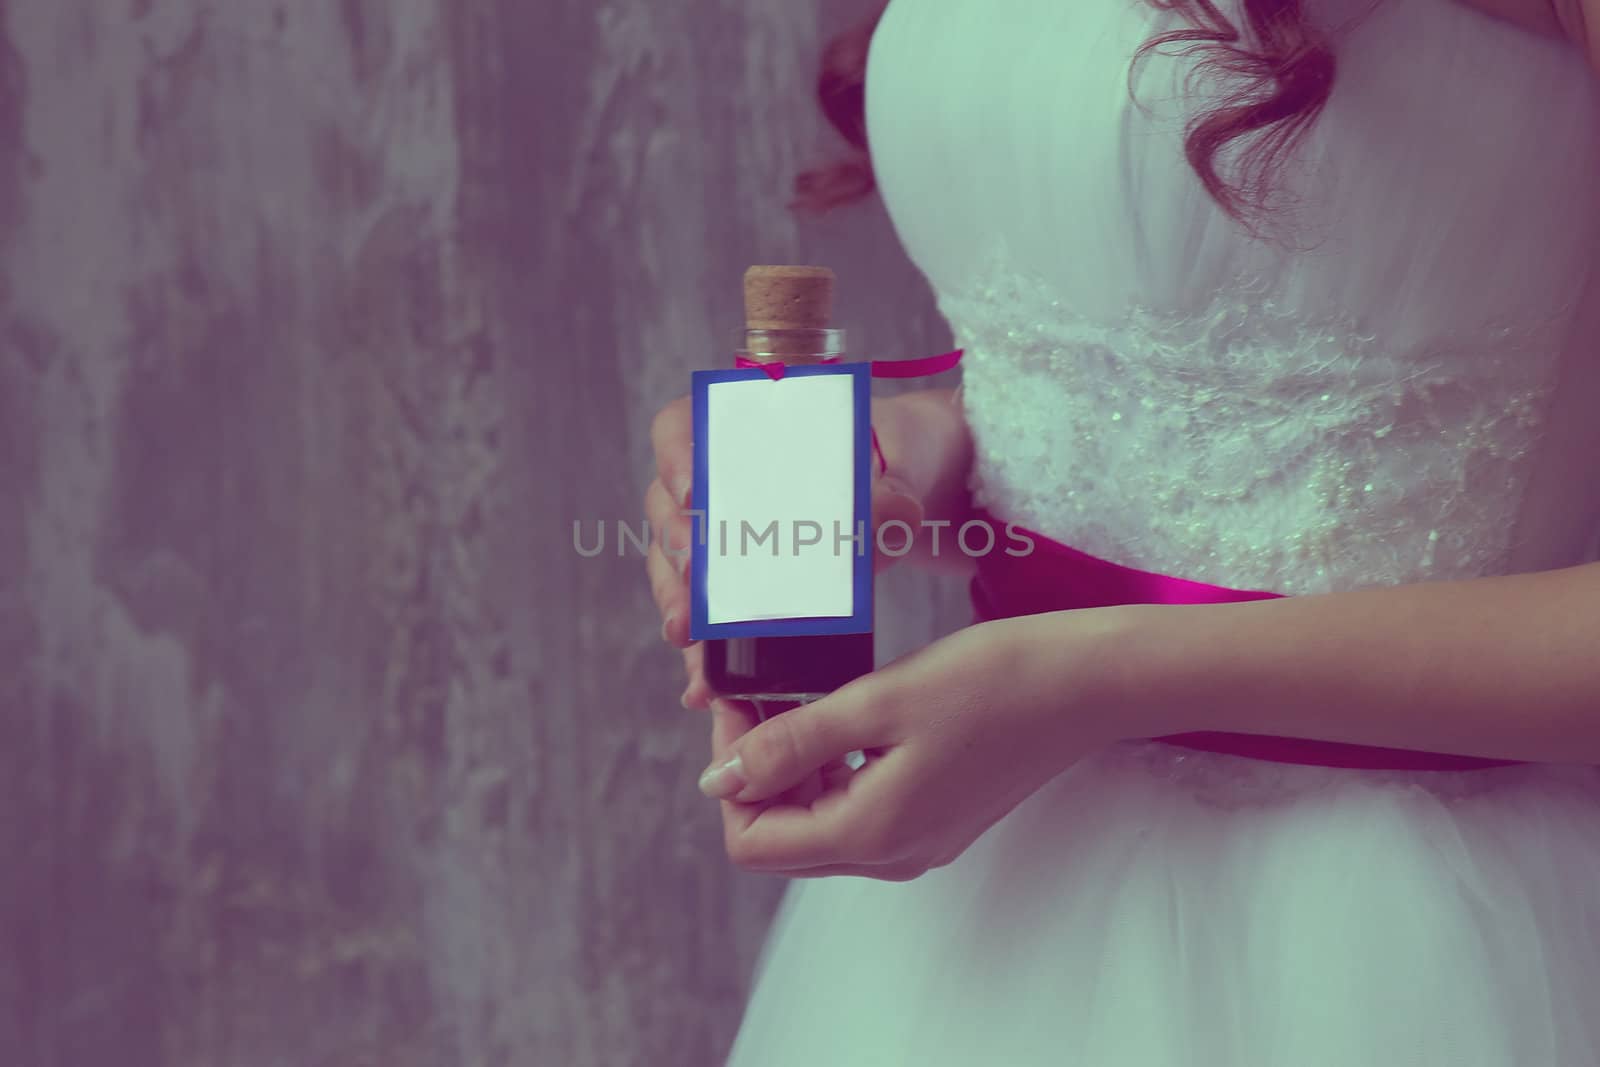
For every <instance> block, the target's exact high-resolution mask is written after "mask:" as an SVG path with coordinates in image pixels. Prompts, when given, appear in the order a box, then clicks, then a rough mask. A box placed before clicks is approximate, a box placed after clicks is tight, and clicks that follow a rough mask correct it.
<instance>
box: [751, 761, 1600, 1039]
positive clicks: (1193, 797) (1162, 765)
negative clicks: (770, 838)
mask: <svg viewBox="0 0 1600 1067" xmlns="http://www.w3.org/2000/svg"><path fill="white" fill-rule="evenodd" d="M730 1063H731V1064H733V1065H736V1067H787V1065H790V1064H795V1065H801V1064H803V1065H805V1067H819V1065H820V1067H851V1065H857V1064H859V1065H863V1067H894V1065H899V1064H908V1065H909V1064H916V1065H919V1067H929V1065H931V1067H939V1065H957V1064H960V1065H969V1064H981V1065H985V1067H989V1065H995V1067H1013V1065H1015V1067H1028V1065H1034V1064H1051V1065H1055V1064H1062V1065H1078V1064H1093V1065H1097V1067H1168V1065H1171V1067H1178V1065H1182V1067H1210V1065H1227V1067H1252V1065H1262V1067H1265V1065H1272V1067H1285V1065H1294V1067H1315V1065H1338V1067H1358V1065H1359V1067H1373V1065H1389V1064H1396V1065H1398V1064H1407V1065H1410V1064H1426V1065H1433V1064H1438V1065H1440V1067H1444V1065H1449V1067H1472V1065H1490V1064H1492V1065H1496V1067H1500V1065H1512V1064H1515V1065H1518V1067H1531V1065H1540V1067H1545V1065H1569V1064H1572V1065H1576V1064H1584V1065H1592V1064H1600V770H1597V769H1595V768H1586V767H1555V766H1517V767H1506V768H1498V769H1492V770H1476V771H1462V772H1437V771H1434V772H1395V771H1351V770H1339V769H1333V768H1324V767H1305V766H1293V765H1286V764H1275V763H1268V762H1264V761H1258V760H1251V759H1248V758H1245V757H1239V756H1231V755H1223V754H1213V753H1198V752H1188V751H1185V750H1183V749H1180V748H1177V747H1174V746H1168V745H1163V744H1159V743H1140V744H1128V745H1121V746H1117V747H1114V748H1112V749H1110V750H1107V751H1106V752H1104V753H1102V754H1100V755H1099V756H1096V757H1095V758H1093V759H1090V760H1087V761H1084V762H1082V763H1080V764H1079V765H1077V766H1076V767H1074V768H1073V769H1072V770H1071V771H1069V772H1067V773H1066V774H1064V775H1062V776H1060V777H1059V778H1057V779H1055V780H1054V781H1053V782H1051V783H1050V784H1049V785H1048V786H1047V787H1046V788H1044V789H1043V790H1041V791H1040V792H1039V793H1037V794H1035V795H1034V796H1033V797H1032V798H1030V800H1029V801H1027V802H1026V803H1025V804H1023V805H1022V806H1020V807H1019V808H1017V809H1016V810H1015V811H1014V812H1012V814H1011V815H1009V816H1008V817H1007V818H1006V819H1004V820H1003V821H1002V822H1000V823H999V824H997V825H996V826H995V827H994V828H993V829H991V830H990V832H989V833H987V834H986V835H984V837H983V838H981V839H980V840H979V841H978V842H977V843H976V844H975V845H974V846H973V847H972V848H970V849H969V850H968V851H967V852H966V854H965V855H963V856H962V857H961V858H960V859H959V860H957V861H956V862H955V863H953V864H951V865H950V866H948V867H945V868H941V869H940V870H937V871H933V872H931V873H929V874H928V875H925V876H924V877H922V878H920V879H918V880H917V881H915V882H910V883H904V884H897V883H880V882H872V881H867V880H863V879H854V878H832V879H824V880H818V881H809V882H796V883H795V884H794V885H793V887H792V888H791V890H790V893H789V896H788V898H787V899H786V901H785V903H784V907H783V910H782V911H781V913H780V915H779V917H778V920H777V923H776V925H775V927H774V930H773V933H772V935H771V939H770V941H769V943H768V946H767V950H766V952H765V954H764V956H763V959H762V963H761V968H760V972H759V974H758V978H757V983H756V987H755V991H754V994H753V997H752V999H751V1002H750V1004H749V1007H748V1010H747V1013H746V1017H745V1021H744V1025H743V1028H742V1030H741V1031H740V1034H739V1037H738V1039H737V1041H736V1044H735V1047H734V1050H733V1053H732V1056H731V1059H730Z"/></svg>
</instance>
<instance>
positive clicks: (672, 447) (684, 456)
mask: <svg viewBox="0 0 1600 1067" xmlns="http://www.w3.org/2000/svg"><path fill="white" fill-rule="evenodd" d="M693 420H694V415H693V409H692V407H691V405H690V400H689V398H688V397H686V396H681V397H679V398H678V399H677V400H674V401H673V402H672V403H670V404H668V405H667V406H666V407H664V408H662V409H661V410H660V411H659V412H657V413H656V418H655V421H654V422H652V423H651V424H650V443H651V444H652V445H653V446H654V447H655V452H656V475H657V477H658V478H659V479H660V481H661V484H662V485H663V486H665V487H666V490H667V494H668V496H669V497H670V498H671V500H672V502H673V504H674V505H675V506H676V507H679V508H683V507H686V506H687V505H688V501H689V486H690V485H691V484H692V476H693V472H694V421H693Z"/></svg>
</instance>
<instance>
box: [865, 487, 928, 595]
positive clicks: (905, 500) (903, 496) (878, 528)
mask: <svg viewBox="0 0 1600 1067" xmlns="http://www.w3.org/2000/svg"><path fill="white" fill-rule="evenodd" d="M922 518H923V510H922V502H921V501H920V500H918V499H917V498H916V497H915V496H914V495H913V494H912V492H911V489H910V487H909V486H907V485H906V484H905V483H904V482H902V481H900V480H899V479H898V478H896V477H895V476H894V475H893V474H885V475H883V476H881V477H879V478H877V479H876V480H874V481H873V483H872V529H873V550H874V551H873V557H872V562H873V570H874V571H881V570H883V569H884V568H885V567H888V566H890V565H892V564H893V563H894V561H895V560H897V559H899V558H900V557H901V556H904V555H906V554H907V553H908V552H910V551H911V545H912V541H913V539H914V538H915V537H916V536H917V534H918V533H919V532H920V530H921V527H922Z"/></svg>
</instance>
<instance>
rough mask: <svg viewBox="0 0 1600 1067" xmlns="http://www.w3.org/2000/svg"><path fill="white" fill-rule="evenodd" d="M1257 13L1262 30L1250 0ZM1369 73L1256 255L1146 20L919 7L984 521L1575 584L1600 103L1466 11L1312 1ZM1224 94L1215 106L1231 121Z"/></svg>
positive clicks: (896, 60)
mask: <svg viewBox="0 0 1600 1067" xmlns="http://www.w3.org/2000/svg"><path fill="white" fill-rule="evenodd" d="M1223 6H1224V10H1229V5H1223ZM1309 6H1310V7H1311V8H1312V9H1313V10H1314V11H1315V12H1316V14H1317V15H1318V16H1320V17H1324V18H1326V19H1327V20H1328V22H1329V24H1330V25H1333V24H1340V25H1341V26H1342V27H1343V28H1342V29H1341V30H1340V32H1339V36H1338V40H1339V48H1340V60H1341V67H1340V80H1339V82H1338V83H1337V86H1336V89H1335V93H1334V97H1333V99H1332V100H1331V101H1330V103H1329V106H1328V108H1327V109H1326V111H1325V112H1324V114H1323V115H1322V117H1321V118H1320V119H1319V121H1318V124H1317V125H1316V127H1314V129H1313V132H1312V136H1311V138H1310V139H1309V140H1308V141H1307V142H1306V144H1305V146H1304V148H1303V150H1302V152H1301V165H1300V167H1299V168H1298V169H1296V170H1294V171H1293V172H1291V174H1290V175H1288V176H1287V181H1288V186H1287V188H1288V189H1289V190H1290V191H1291V192H1292V193H1294V194H1296V195H1297V196H1298V198H1299V200H1298V204H1297V206H1296V207H1295V210H1296V214H1295V215H1294V216H1293V217H1294V219H1295V220H1297V221H1298V223H1299V226H1300V228H1299V230H1298V233H1299V236H1300V243H1301V245H1302V247H1301V248H1299V249H1284V248H1281V247H1276V246H1273V245H1270V244H1267V243H1264V242H1261V241H1256V240H1253V239H1251V238H1250V237H1248V236H1247V235H1245V234H1244V233H1243V231H1242V230H1240V229H1239V228H1238V227H1237V226H1236V225H1235V224H1233V223H1232V222H1231V220H1228V219H1227V218H1226V217H1224V216H1223V215H1222V214H1221V212H1220V211H1219V210H1217V208H1216V207H1215V205H1214V204H1212V203H1211V201H1210V200H1209V199H1208V198H1207V197H1206V195H1205V193H1204V191H1203V190H1202V189H1201V188H1200V186H1199V184H1198V182H1197V181H1196V180H1195V178H1194V175H1193V173H1192V171H1190V170H1189V168H1188V165H1187V163H1186V162H1185V161H1184V159H1183V156H1182V144H1181V139H1182V127H1183V120H1184V118H1185V117H1186V116H1187V115H1188V114H1190V113H1191V112H1192V111H1193V110H1194V108H1196V107H1198V106H1201V104H1200V102H1199V101H1197V100H1195V99H1194V98H1189V99H1188V100H1187V101H1186V100H1185V98H1184V97H1183V95H1182V93H1181V92H1180V91H1179V90H1180V88H1181V83H1182V80H1183V77H1184V76H1185V74H1186V73H1187V72H1188V70H1189V68H1188V67H1187V66H1185V65H1184V62H1183V61H1180V60H1176V59H1170V58H1162V57H1157V58H1154V59H1152V60H1150V61H1149V62H1148V63H1147V64H1146V65H1145V66H1144V67H1143V68H1141V73H1140V75H1139V77H1138V79H1137V81H1136V87H1137V90H1138V94H1139V99H1140V101H1141V102H1142V103H1144V104H1146V105H1147V106H1148V108H1149V110H1148V111H1145V110H1141V109H1140V108H1139V107H1138V106H1136V105H1135V104H1134V102H1133V100H1132V99H1130V98H1129V97H1128V95H1127V84H1128V83H1127V75H1128V63H1129V59H1130V57H1131V56H1132V54H1133V52H1134V50H1135V48H1136V47H1137V46H1138V44H1139V43H1140V42H1141V41H1143V40H1145V39H1146V38H1147V37H1148V36H1150V34H1152V33H1153V32H1156V31H1157V30H1158V29H1160V28H1163V27H1165V26H1167V25H1170V24H1171V20H1172V19H1173V18H1174V16H1171V15H1169V14H1166V13H1163V12H1159V11H1157V10H1156V9H1154V7H1153V6H1152V5H1150V4H1148V3H1147V0H1077V2H1076V3H1070V4H1069V3H1061V2H1059V0H1002V2H1000V3H991V2H990V0H894V3H893V4H891V6H890V8H889V10H888V12H887V13H886V15H885V17H884V21H883V23H882V25H881V26H880V28H879V31H878V35H877V38H876V39H875V41H874V46H873V54H872V62H871V68H870V75H869V83H868V117H869V122H870V125H871V133H872V141H873V148H874V156H875V162H876V165H877V169H878V173H879V179H880V183H881V185H882V187H883V190H884V195H885V198H886V201H887V203H888V205H889V209H890V212H891V215H892V216H893V218H894V220H895V224H896V226H897V228H898V229H899V231H900V234H901V237H902V239H903V241H904V242H905V244H906V246H907V247H908V249H909V250H910V252H911V254H912V255H913V257H914V258H915V259H916V261H917V262H918V264H919V265H920V266H921V267H922V269H923V270H924V271H925V272H926V273H927V275H928V277H929V279H930V281H931V282H932V284H933V286H934V288H935V291H936V293H937V294H938V297H939V302H940V307H941V309H942V310H943V312H944V313H945V315H946V317H947V318H948V319H949V320H950V323H951V325H952V327H953V329H954V332H955V334H956V338H957V341H958V343H960V344H961V345H962V346H963V347H965V348H966V349H967V352H968V355H967V363H966V367H967V369H966V373H965V379H964V399H965V404H966V411H967V416H968V419H969V422H970V423H971V426H972V429H973V432H974V436H975V440H976V442H977V445H978V452H979V455H978V461H977V465H976V470H975V490H976V492H977V494H978V498H979V501H980V503H982V504H984V505H986V506H987V507H989V508H990V509H991V510H992V511H994V512H996V513H997V514H999V515H1001V516H1003V517H1005V518H1006V519H1008V520H1011V521H1017V522H1021V523H1022V524H1024V525H1026V526H1029V527H1031V528H1033V529H1035V530H1037V531H1039V532H1040V533H1043V534H1045V535H1047V536H1050V537H1053V538H1055V539H1057V540H1061V541H1064V542H1066V543H1068V544H1071V545H1074V546H1075V547H1077V548H1080V549H1083V550H1084V551H1087V552H1091V553H1094V554H1096V555H1100V556H1104V557H1106V558H1109V559H1112V560H1115V561H1117V562H1121V563H1125V564H1129V565H1132V566H1136V567H1140V568H1144V569H1148V570H1157V571H1163V572H1166V573H1172V574H1177V575H1180V576H1182V577H1186V578H1192V579H1196V580H1201V581H1208V582H1215V583H1219V584H1225V585H1234V586H1243V587H1249V588H1265V589H1272V590H1274V591H1278V592H1284V593H1310V592H1319V591H1325V590H1332V589H1340V588H1356V587H1361V586H1369V585H1380V584H1390V583H1398V582H1409V581H1421V580H1428V579H1446V578H1465V577H1473V576H1478V575H1486V574H1496V573H1504V572H1506V571H1508V570H1513V569H1526V568H1532V567H1537V566H1553V565H1561V564H1565V563H1572V562H1576V561H1578V560H1579V559H1581V558H1582V557H1583V555H1584V554H1585V552H1586V551H1587V550H1588V548H1589V545H1590V541H1591V538H1592V536H1593V534H1594V532H1595V529H1596V521H1595V519H1596V513H1597V507H1600V432H1597V430H1596V428H1595V427H1596V424H1597V423H1600V420H1597V419H1594V418H1592V417H1591V414H1590V410H1589V409H1590V408H1591V407H1592V406H1593V404H1594V403H1600V345H1597V344H1596V343H1595V342H1594V340H1593V339H1595V338H1600V271H1597V268H1600V196H1596V195H1595V193H1594V190H1595V189H1596V188H1597V187H1600V93H1597V90H1596V87H1595V85H1594V83H1593V82H1592V81H1591V79H1590V78H1589V77H1588V75H1587V73H1586V71H1585V70H1584V68H1583V65H1582V63H1581V61H1580V60H1579V59H1578V57H1577V56H1576V54H1575V53H1572V52H1570V51H1569V50H1568V49H1566V48H1565V46H1563V45H1561V44H1559V43H1557V42H1553V41H1545V40H1543V39H1540V38H1536V37H1534V36H1532V35H1529V34H1527V33H1524V32H1523V31H1520V30H1518V29H1515V28H1513V27H1510V26H1508V25H1506V24H1503V23H1499V22H1496V21H1494V20H1492V19H1490V18H1488V17H1487V16H1484V15H1481V14H1479V13H1478V12H1476V11H1472V10H1468V9H1465V8H1461V7H1459V6H1457V5H1456V4H1454V3H1453V2H1452V0H1384V2H1383V3H1382V4H1381V6H1379V7H1378V8H1377V9H1376V10H1375V11H1374V12H1373V13H1372V14H1371V15H1370V16H1368V17H1366V18H1364V19H1361V20H1357V21H1349V20H1350V19H1351V17H1352V13H1353V12H1355V11H1357V10H1358V9H1360V10H1365V7H1366V6H1367V5H1366V4H1364V3H1358V2H1357V0H1313V2H1312V3H1311V4H1310V5H1309ZM1202 95H1203V94H1202Z"/></svg>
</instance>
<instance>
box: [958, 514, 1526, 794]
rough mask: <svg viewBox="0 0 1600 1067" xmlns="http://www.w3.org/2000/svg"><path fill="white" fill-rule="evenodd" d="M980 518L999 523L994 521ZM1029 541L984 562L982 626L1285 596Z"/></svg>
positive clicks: (1303, 743)
mask: <svg viewBox="0 0 1600 1067" xmlns="http://www.w3.org/2000/svg"><path fill="white" fill-rule="evenodd" d="M981 517H983V518H986V519H989V521H991V522H992V521H994V520H993V519H992V518H990V517H989V516H981ZM1018 532H1019V533H1022V532H1023V531H1020V530H1019V531H1018ZM1028 536H1030V537H1031V538H1032V539H1033V541H1034V550H1033V552H1032V553H1031V554H1030V555H1027V556H1021V557H1016V556H1008V555H1006V554H1005V553H1004V552H990V553H988V554H986V555H985V556H983V557H982V558H980V559H979V560H978V574H977V576H976V577H975V578H974V579H973V580H972V587H971V592H972V605H973V610H974V612H975V614H976V615H977V618H978V621H980V622H983V621H987V620H989V619H1002V618H1015V617H1017V616H1020V615H1036V614H1040V613H1042V612H1047V611H1063V610H1068V609H1073V608H1095V607H1110V606H1112V605H1115V604H1224V603H1236V602H1239V601H1248V600H1270V599H1274V598H1276V597H1278V596H1280V595H1281V594H1278V593H1267V592H1260V591H1254V590H1241V589H1227V588H1224V587H1222V586H1216V585H1207V584H1205V583H1203V582H1192V581H1189V580H1187V579H1184V578H1172V577H1168V576H1167V575H1163V574H1154V573H1151V572H1149V571H1141V570H1135V569H1133V568H1131V567H1124V566H1121V565H1120V564H1116V563H1111V562H1109V561H1107V560H1103V559H1099V558H1098V557H1095V556H1091V555H1089V554H1087V553H1085V552H1080V551H1078V550H1077V549H1075V548H1069V547H1068V546H1066V545H1063V544H1061V543H1060V542H1057V541H1052V540H1050V539H1049V538H1046V537H1041V536H1040V535H1038V534H1035V533H1029V534H1028ZM1157 740H1159V741H1164V742H1167V743H1169V744H1174V745H1182V746H1184V747H1186V748H1193V749H1200V750H1204V751H1207V752H1225V753H1229V754H1231V755H1236V756H1248V757H1251V758H1253V759H1264V760H1272V761H1275V762H1278V763H1298V764H1309V765H1313V766H1321V767H1344V768H1351V769H1364V770H1404V771H1460V770H1476V769H1480V768H1485V767H1504V766H1510V765H1512V764H1513V763H1514V762H1515V761H1512V760H1491V759H1480V758H1477V757H1473V756H1455V755H1448V754H1445V753H1438V752H1414V751H1411V750H1408V749H1392V748H1369V747H1366V746H1362V745H1346V744H1336V743H1333V742H1328V741H1308V740H1304V739H1302V738H1293V737H1258V736H1255V735H1247V734H1226V733H1189V734H1178V735H1174V736H1171V737H1162V738H1157Z"/></svg>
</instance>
